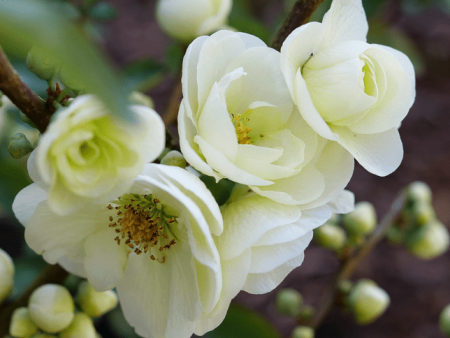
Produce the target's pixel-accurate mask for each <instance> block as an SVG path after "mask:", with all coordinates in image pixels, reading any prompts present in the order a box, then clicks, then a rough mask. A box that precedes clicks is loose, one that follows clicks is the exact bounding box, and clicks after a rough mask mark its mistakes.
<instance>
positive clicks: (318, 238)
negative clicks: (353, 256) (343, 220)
mask: <svg viewBox="0 0 450 338" xmlns="http://www.w3.org/2000/svg"><path fill="white" fill-rule="evenodd" d="M314 241H315V242H316V243H317V244H319V245H320V246H322V247H324V248H326V249H330V250H334V251H338V250H340V249H342V248H343V247H344V245H345V243H346V242H347V235H346V234H345V231H344V229H342V228H341V227H340V226H338V225H336V224H333V223H330V222H326V223H325V224H323V225H322V226H320V227H318V228H316V229H314Z"/></svg>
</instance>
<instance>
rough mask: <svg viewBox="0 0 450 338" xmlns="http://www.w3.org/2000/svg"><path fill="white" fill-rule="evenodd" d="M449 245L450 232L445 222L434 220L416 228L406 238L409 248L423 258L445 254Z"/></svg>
mask: <svg viewBox="0 0 450 338" xmlns="http://www.w3.org/2000/svg"><path fill="white" fill-rule="evenodd" d="M448 245H449V233H448V230H447V228H446V227H445V225H444V224H442V223H441V222H439V221H438V220H433V221H431V222H429V223H428V224H426V225H424V226H422V227H419V228H415V229H414V230H413V232H412V233H410V234H409V235H408V237H407V238H406V246H407V248H408V250H409V251H410V252H411V253H412V254H413V255H415V256H417V257H420V258H423V259H431V258H435V257H437V256H439V255H441V254H443V253H444V252H445V251H446V250H447V248H448Z"/></svg>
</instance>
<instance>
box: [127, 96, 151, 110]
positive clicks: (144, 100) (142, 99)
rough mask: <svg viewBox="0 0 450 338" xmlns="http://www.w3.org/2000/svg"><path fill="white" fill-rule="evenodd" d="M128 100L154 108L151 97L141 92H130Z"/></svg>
mask: <svg viewBox="0 0 450 338" xmlns="http://www.w3.org/2000/svg"><path fill="white" fill-rule="evenodd" d="M130 101H131V102H132V103H134V104H139V105H141V106H146V107H149V108H152V109H155V103H154V102H153V100H152V98H151V97H150V96H148V95H145V94H143V93H141V92H132V93H131V95H130Z"/></svg>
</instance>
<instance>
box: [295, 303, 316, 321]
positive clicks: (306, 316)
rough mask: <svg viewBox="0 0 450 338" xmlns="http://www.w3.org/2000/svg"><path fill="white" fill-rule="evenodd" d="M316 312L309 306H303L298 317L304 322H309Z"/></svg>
mask: <svg viewBox="0 0 450 338" xmlns="http://www.w3.org/2000/svg"><path fill="white" fill-rule="evenodd" d="M315 312H316V310H315V309H314V308H313V307H312V306H310V305H303V306H302V308H301V310H300V315H299V317H300V318H301V319H302V320H304V321H310V320H311V319H312V317H313V316H314V313H315Z"/></svg>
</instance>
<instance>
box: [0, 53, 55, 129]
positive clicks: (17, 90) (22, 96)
mask: <svg viewBox="0 0 450 338" xmlns="http://www.w3.org/2000/svg"><path fill="white" fill-rule="evenodd" d="M0 90H1V91H2V92H3V94H5V95H6V96H8V97H9V99H10V100H11V101H12V103H14V104H15V105H16V106H17V108H19V109H20V111H22V112H23V113H24V114H25V115H26V116H27V117H28V118H29V119H30V120H31V121H32V122H33V123H34V124H35V125H36V127H37V128H38V129H39V131H40V132H41V133H43V132H44V131H45V129H46V128H47V126H48V124H49V122H50V116H51V114H52V113H51V112H50V110H48V108H47V107H46V105H45V101H44V100H42V99H41V98H40V97H39V96H37V95H36V93H35V92H33V91H32V90H31V89H30V87H28V86H27V84H26V83H25V82H23V81H22V79H21V78H20V76H19V74H18V73H17V72H16V70H15V69H14V68H13V66H12V65H11V63H10V62H9V60H8V58H7V56H6V54H5V53H4V52H3V49H2V47H1V46H0Z"/></svg>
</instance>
